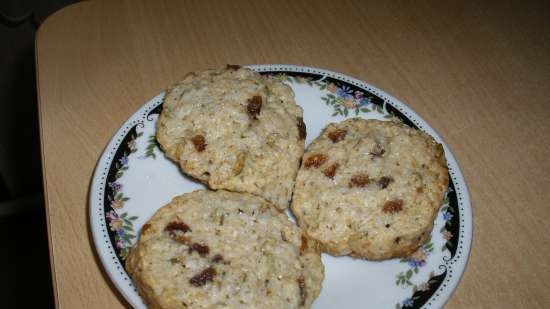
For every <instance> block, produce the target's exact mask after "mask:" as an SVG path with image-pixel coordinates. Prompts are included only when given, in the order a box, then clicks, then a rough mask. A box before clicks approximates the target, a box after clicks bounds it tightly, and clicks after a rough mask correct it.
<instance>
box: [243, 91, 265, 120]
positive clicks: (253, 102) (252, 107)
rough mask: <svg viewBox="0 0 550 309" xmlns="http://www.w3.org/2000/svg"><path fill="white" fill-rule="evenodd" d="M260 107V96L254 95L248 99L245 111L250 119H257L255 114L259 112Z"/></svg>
mask: <svg viewBox="0 0 550 309" xmlns="http://www.w3.org/2000/svg"><path fill="white" fill-rule="evenodd" d="M261 109H262V97H261V96H259V95H255V96H253V97H252V98H250V99H248V104H247V105H246V111H247V112H248V115H250V117H252V119H258V118H257V116H258V115H259V114H260V110H261Z"/></svg>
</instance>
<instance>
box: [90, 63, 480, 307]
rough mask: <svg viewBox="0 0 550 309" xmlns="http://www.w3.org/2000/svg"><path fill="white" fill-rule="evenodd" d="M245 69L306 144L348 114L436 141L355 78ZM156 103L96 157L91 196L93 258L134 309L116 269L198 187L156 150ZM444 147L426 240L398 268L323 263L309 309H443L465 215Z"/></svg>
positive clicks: (138, 303)
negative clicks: (271, 81) (280, 105)
mask: <svg viewBox="0 0 550 309" xmlns="http://www.w3.org/2000/svg"><path fill="white" fill-rule="evenodd" d="M250 67H251V68H252V69H254V70H256V71H259V72H262V74H266V75H268V76H269V78H278V79H281V80H283V81H284V82H286V83H287V84H288V85H290V86H291V87H292V89H293V90H294V92H295V94H296V102H297V103H298V104H299V105H301V106H302V107H303V109H304V121H305V123H306V126H307V133H308V134H307V140H306V144H309V143H310V142H311V140H312V139H313V138H315V137H316V136H318V135H319V133H320V131H321V129H322V128H323V127H324V126H325V125H327V124H328V123H329V122H337V121H341V120H343V119H345V118H347V117H355V116H359V117H364V118H377V119H384V118H389V117H392V116H396V117H398V118H400V119H401V120H402V121H404V122H405V123H407V124H408V125H410V126H413V127H417V128H419V129H420V130H424V131H426V132H427V133H429V134H431V135H432V136H433V137H434V138H435V139H436V140H437V141H439V142H442V140H441V138H440V137H439V135H437V133H436V132H435V131H434V130H433V129H432V128H431V127H430V126H429V125H428V124H427V123H426V122H425V121H424V120H422V118H420V116H418V115H417V114H416V113H415V112H413V111H412V110H411V109H410V108H409V107H407V106H406V105H405V104H403V103H402V102H400V101H398V100H397V99H395V98H393V97H392V96H390V95H388V94H386V93H385V92H383V91H381V90H379V89H377V88H375V87H373V86H371V85H369V84H366V83H364V82H362V81H359V80H357V79H354V78H351V77H348V76H345V75H342V74H338V73H334V72H330V71H326V70H320V69H315V68H309V67H298V66H289V65H257V66H250ZM162 98H163V93H161V94H159V95H158V96H156V97H154V98H153V99H152V100H150V101H149V102H147V103H146V104H145V105H144V106H143V107H141V108H140V109H139V110H138V111H137V112H136V113H135V114H134V115H132V117H130V119H128V120H127V121H126V122H125V123H124V125H123V126H122V127H121V128H120V129H119V130H118V132H116V134H115V136H114V137H113V138H112V140H111V141H110V142H109V145H108V146H107V148H106V149H105V151H104V153H103V154H102V156H101V158H100V159H99V162H98V164H97V167H96V170H95V173H94V176H93V180H92V184H91V191H90V220H91V228H92V234H93V238H94V243H95V246H96V250H97V252H98V254H99V257H100V258H101V261H102V263H103V266H104V267H105V269H106V271H107V273H108V274H109V276H110V277H111V280H112V281H113V282H114V284H115V286H116V287H117V288H118V290H119V291H120V293H122V295H124V297H125V298H126V300H127V301H128V302H129V303H130V304H131V305H132V306H134V307H135V308H146V306H145V305H144V304H143V302H142V300H141V298H140V297H139V295H138V294H137V292H136V289H135V288H134V286H133V284H132V281H131V280H130V278H129V277H128V275H127V274H126V272H125V270H124V268H123V264H124V256H125V255H126V254H127V252H128V249H129V247H130V246H131V245H132V244H133V243H134V241H135V239H136V235H137V234H138V231H139V230H140V228H141V226H142V225H143V224H144V222H145V221H146V220H147V219H148V218H150V217H151V215H153V213H154V212H155V211H156V210H157V209H158V208H160V207H161V206H163V205H164V204H166V203H167V202H169V201H170V200H171V198H172V197H173V196H176V195H179V194H182V193H185V192H189V191H192V190H195V189H198V188H202V187H204V186H203V185H202V184H200V183H197V182H195V181H193V180H191V179H190V178H187V177H185V176H183V174H182V173H181V172H180V171H179V169H178V167H177V166H176V165H175V164H174V163H172V162H171V161H169V160H168V159H166V158H165V157H164V155H163V153H162V152H161V151H160V150H159V148H158V147H157V144H156V142H155V138H154V132H155V122H156V120H157V117H158V114H159V112H160V110H161V108H162V105H161V104H162ZM444 148H445V155H446V158H447V162H448V166H449V174H450V180H451V181H450V185H449V189H448V191H447V197H446V199H445V202H444V203H443V205H442V207H441V210H440V212H439V214H438V216H437V219H436V221H435V227H434V229H433V232H432V236H431V239H430V240H429V241H428V242H427V243H426V244H425V245H424V246H423V247H422V248H421V249H420V250H419V251H417V253H415V254H414V255H413V258H410V259H406V260H399V259H394V260H389V261H384V262H370V261H364V260H355V259H351V258H348V257H332V256H329V255H323V257H322V258H323V263H324V264H325V272H326V274H325V281H324V282H323V289H322V291H321V294H320V296H319V298H318V299H317V300H316V301H315V303H314V305H313V308H314V309H325V308H326V309H329V308H347V309H355V308H387V309H394V308H407V309H408V308H411V309H412V308H440V307H442V306H443V305H444V304H445V302H446V301H447V300H448V299H449V297H450V295H451V293H452V292H453V290H454V289H455V288H456V286H457V284H458V282H459V280H460V277H461V275H462V273H463V272H464V268H465V267H466V262H467V260H468V254H469V252H470V245H471V241H472V213H471V205H470V198H469V196H468V190H467V188H466V184H465V183H464V178H463V176H462V173H461V171H460V169H459V167H458V165H457V162H456V160H455V158H454V156H453V154H452V153H451V152H450V150H449V148H447V146H445V145H444Z"/></svg>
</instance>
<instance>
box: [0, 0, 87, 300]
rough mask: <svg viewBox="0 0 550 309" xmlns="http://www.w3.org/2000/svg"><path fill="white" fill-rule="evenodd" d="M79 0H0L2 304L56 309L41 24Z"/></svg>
mask: <svg viewBox="0 0 550 309" xmlns="http://www.w3.org/2000/svg"><path fill="white" fill-rule="evenodd" d="M75 2H77V1H76V0H0V39H1V43H0V104H1V107H2V109H1V110H2V113H1V115H2V118H1V120H0V244H1V245H0V265H2V266H1V268H0V269H1V270H0V304H1V305H0V307H2V308H54V301H53V294H52V292H53V291H52V281H51V273H50V262H49V254H48V236H47V228H46V219H45V210H44V201H43V194H42V193H43V190H42V169H41V165H40V140H39V132H38V114H37V102H36V101H37V99H36V79H35V77H36V72H35V62H34V42H35V34H36V30H37V29H38V27H39V26H40V24H41V23H42V22H43V21H44V20H45V19H46V18H47V17H48V16H49V15H51V14H52V13H54V12H55V11H57V10H59V9H61V8H63V7H64V6H67V5H69V4H72V3H75Z"/></svg>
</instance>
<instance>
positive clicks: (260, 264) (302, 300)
mask: <svg viewBox="0 0 550 309" xmlns="http://www.w3.org/2000/svg"><path fill="white" fill-rule="evenodd" d="M145 226H147V228H146V229H145V228H144V229H142V231H141V234H140V237H139V240H138V242H137V244H136V246H135V247H134V248H133V249H132V251H131V253H130V254H129V256H128V258H127V260H126V269H127V271H128V274H130V276H131V277H132V279H133V280H134V283H135V285H136V287H137V288H138V291H139V293H140V295H141V296H142V297H143V299H144V300H145V302H146V303H147V305H148V307H149V308H151V309H161V308H162V309H168V308H170V309H176V308H178V309H199V308H201V309H202V308H227V309H231V308H234V309H237V308H238V309H246V308H249V309H256V308H264V309H271V308H278V309H292V308H309V307H310V306H311V304H312V302H313V301H314V299H315V298H316V297H317V296H318V294H319V291H320V289H321V282H322V281H323V276H324V268H323V264H322V263H321V257H320V250H319V246H318V244H317V243H316V242H315V241H314V240H311V239H308V238H307V236H306V235H305V234H304V233H303V232H302V230H301V229H300V228H299V227H297V226H296V225H295V224H294V223H292V222H291V221H289V220H288V218H287V216H286V215H285V214H284V213H282V212H279V211H278V210H276V208H275V207H273V206H272V205H271V204H270V203H268V202H266V201H265V200H263V199H262V198H260V197H257V196H254V195H251V194H248V193H233V192H227V191H223V190H219V191H206V190H199V191H195V192H192V193H187V194H184V195H181V196H178V197H176V198H174V199H173V200H172V202H170V203H169V204H168V205H166V206H164V207H162V208H161V209H160V210H158V211H157V213H156V214H155V215H154V216H153V217H152V218H151V219H150V220H149V221H148V222H147V223H146V225H144V227H145Z"/></svg>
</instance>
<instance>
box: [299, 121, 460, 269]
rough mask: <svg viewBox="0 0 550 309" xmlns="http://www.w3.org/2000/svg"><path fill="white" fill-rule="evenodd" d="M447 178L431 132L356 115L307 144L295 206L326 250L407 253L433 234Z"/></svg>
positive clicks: (384, 255) (377, 255)
mask: <svg viewBox="0 0 550 309" xmlns="http://www.w3.org/2000/svg"><path fill="white" fill-rule="evenodd" d="M448 181H449V179H448V171H447V165H446V162H445V157H444V152H443V147H442V146H441V145H440V144H438V143H437V142H436V141H435V140H434V139H433V138H432V137H430V136H429V135H428V134H426V133H424V132H421V131H419V130H415V129H412V128H410V127H407V126H405V125H404V124H401V123H398V122H393V121H391V122H390V121H378V120H365V119H360V118H353V119H348V120H346V121H343V122H341V123H332V124H329V125H328V126H327V127H326V128H325V129H324V130H323V132H322V134H321V136H319V137H318V138H317V139H315V140H314V141H313V142H312V144H311V145H310V146H309V148H308V149H307V151H306V153H305V154H304V159H303V163H302V167H301V168H300V170H299V172H298V176H297V179H296V187H295V191H294V197H293V201H292V211H293V213H294V215H295V216H296V217H297V219H298V222H299V224H300V226H302V227H303V228H305V229H306V231H307V233H308V235H310V236H311V237H312V238H314V239H317V240H318V241H319V242H320V243H321V245H322V247H323V250H324V251H326V252H328V253H330V254H333V255H351V256H354V257H359V258H367V259H372V260H380V259H388V258H393V257H404V256H407V255H410V254H411V253H413V252H414V251H415V250H416V249H417V248H418V247H419V246H420V245H421V244H422V243H423V242H424V241H425V240H426V239H427V237H428V235H429V234H430V232H431V230H432V226H433V221H434V218H435V215H436V214H437V211H438V209H439V206H440V204H441V202H442V199H443V196H444V193H445V190H446V189H447V186H448Z"/></svg>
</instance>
